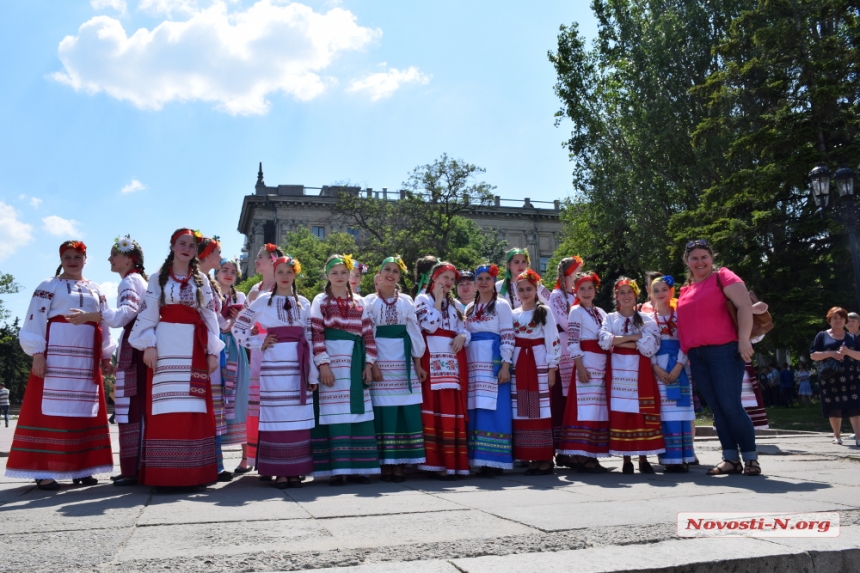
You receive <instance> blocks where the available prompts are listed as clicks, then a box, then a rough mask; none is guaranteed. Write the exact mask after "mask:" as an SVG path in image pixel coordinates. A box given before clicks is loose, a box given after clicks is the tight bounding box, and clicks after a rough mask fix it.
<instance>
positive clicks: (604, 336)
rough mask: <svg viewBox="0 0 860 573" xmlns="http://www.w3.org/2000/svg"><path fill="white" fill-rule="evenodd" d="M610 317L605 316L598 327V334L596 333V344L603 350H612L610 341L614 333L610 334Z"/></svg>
mask: <svg viewBox="0 0 860 573" xmlns="http://www.w3.org/2000/svg"><path fill="white" fill-rule="evenodd" d="M613 322H614V321H613V319H612V316H607V317H606V318H604V319H603V324H602V325H601V326H600V332H598V333H597V343H598V344H599V345H600V348H602V349H603V350H610V349H611V348H612V339H613V338H615V333H614V332H612V323H613Z"/></svg>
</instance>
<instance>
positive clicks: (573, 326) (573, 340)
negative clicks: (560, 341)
mask: <svg viewBox="0 0 860 573" xmlns="http://www.w3.org/2000/svg"><path fill="white" fill-rule="evenodd" d="M581 317H582V312H580V311H579V307H578V306H575V307H573V308H572V309H570V314H569V315H568V319H567V351H568V353H569V354H570V357H571V358H573V359H574V360H575V359H577V358H582V357H583V356H585V352H583V351H582V347H581V346H580V342H582V322H581Z"/></svg>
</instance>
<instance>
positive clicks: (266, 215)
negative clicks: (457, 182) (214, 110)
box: [239, 164, 562, 276]
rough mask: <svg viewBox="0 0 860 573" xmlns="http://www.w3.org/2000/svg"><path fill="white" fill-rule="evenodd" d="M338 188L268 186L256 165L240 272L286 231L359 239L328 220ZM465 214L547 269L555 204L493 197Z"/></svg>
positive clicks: (387, 197)
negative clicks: (491, 202)
mask: <svg viewBox="0 0 860 573" xmlns="http://www.w3.org/2000/svg"><path fill="white" fill-rule="evenodd" d="M340 189H342V188H340V187H329V186H323V187H305V186H304V185H278V186H276V187H270V186H267V185H266V184H265V183H264V181H263V166H262V164H260V170H259V172H258V173H257V185H256V187H255V191H254V194H253V195H246V196H245V198H244V200H243V201H242V214H241V215H240V216H239V232H240V233H242V234H243V235H245V246H244V247H243V248H242V273H243V274H245V276H247V274H246V273H247V271H248V256H249V255H250V254H252V253H253V254H254V255H255V254H256V253H257V251H259V249H260V247H262V246H263V245H264V244H265V243H275V244H281V243H282V242H283V240H284V237H285V235H286V234H287V232H289V231H295V230H297V229H298V228H300V227H305V228H307V229H309V230H310V231H311V232H312V233H313V234H314V235H316V236H317V237H320V238H324V237H326V236H327V235H328V234H330V233H333V232H344V233H350V234H352V235H354V236H355V237H356V240H359V241H360V240H361V234H360V232H359V230H357V229H351V228H348V227H346V226H344V225H342V224H340V223H339V222H334V221H332V212H331V210H332V207H333V206H334V204H335V203H336V202H337V191H338V190H340ZM348 189H349V190H350V191H352V192H354V193H360V194H361V195H362V196H366V197H373V198H376V199H379V200H380V201H397V200H398V199H400V197H401V194H403V193H405V192H403V191H388V189H387V188H384V187H383V188H382V190H381V191H380V190H374V189H371V188H368V189H360V188H358V187H350V188H348ZM535 204H540V205H541V206H540V207H538V206H536V205H535ZM465 215H466V216H467V217H469V218H470V219H472V220H473V221H474V222H475V223H476V224H477V225H478V226H479V227H480V228H481V229H482V230H484V231H485V232H487V233H497V234H498V236H499V237H500V238H502V239H504V240H506V241H507V242H508V245H509V246H510V247H520V248H523V247H525V248H528V250H529V255H530V257H531V260H532V261H533V263H534V266H535V267H537V268H538V269H539V271H540V272H541V274H543V273H544V272H545V271H546V265H547V263H548V261H549V258H550V257H551V256H552V255H553V253H554V252H555V250H556V248H557V247H558V245H559V243H560V242H561V230H562V224H561V220H560V218H559V201H553V202H552V203H549V202H542V201H531V200H530V199H529V198H528V197H525V198H523V199H521V200H511V199H502V198H500V197H499V196H496V198H495V204H494V205H491V206H486V207H484V206H476V207H474V208H472V209H471V210H470V211H469V212H467V213H466V214H465ZM254 255H251V258H253V256H254Z"/></svg>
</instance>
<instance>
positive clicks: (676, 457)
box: [657, 421, 696, 465]
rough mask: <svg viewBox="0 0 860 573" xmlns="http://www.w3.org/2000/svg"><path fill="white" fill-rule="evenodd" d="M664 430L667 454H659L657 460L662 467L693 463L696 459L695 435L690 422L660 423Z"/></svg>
mask: <svg viewBox="0 0 860 573" xmlns="http://www.w3.org/2000/svg"><path fill="white" fill-rule="evenodd" d="M660 426H662V429H663V440H664V441H665V442H666V452H665V453H663V454H658V456H657V459H658V460H659V461H660V463H661V464H662V465H666V464H680V463H683V462H692V461H695V459H696V453H695V452H694V451H693V433H692V432H691V431H690V422H689V421H672V422H666V421H662V422H660Z"/></svg>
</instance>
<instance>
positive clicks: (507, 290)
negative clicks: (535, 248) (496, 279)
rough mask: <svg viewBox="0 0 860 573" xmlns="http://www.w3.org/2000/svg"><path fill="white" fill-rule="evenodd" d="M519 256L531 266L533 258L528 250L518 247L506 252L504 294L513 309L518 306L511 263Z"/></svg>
mask: <svg viewBox="0 0 860 573" xmlns="http://www.w3.org/2000/svg"><path fill="white" fill-rule="evenodd" d="M517 255H523V256H524V257H525V258H526V262H527V263H528V264H529V266H531V258H529V251H528V249H520V248H518V247H513V248H511V249H508V250H507V251H505V280H504V283H502V293H503V294H506V295H508V299H509V300H510V303H511V308H513V307H514V306H516V305H515V304H514V294H515V293H514V290H515V289H516V285H513V284H512V281H513V279H515V278H516V277H514V276H512V273H511V261H512V260H513V258H514V257H515V256H517Z"/></svg>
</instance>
